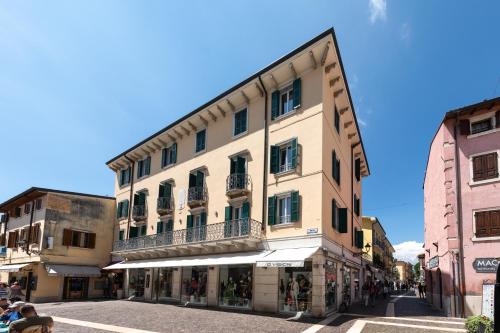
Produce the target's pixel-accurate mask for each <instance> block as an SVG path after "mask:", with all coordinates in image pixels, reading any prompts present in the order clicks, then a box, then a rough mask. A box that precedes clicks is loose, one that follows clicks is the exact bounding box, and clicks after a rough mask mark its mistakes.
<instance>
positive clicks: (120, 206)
mask: <svg viewBox="0 0 500 333" xmlns="http://www.w3.org/2000/svg"><path fill="white" fill-rule="evenodd" d="M122 211H123V201H120V202H119V203H118V207H116V218H117V219H119V218H120V217H122Z"/></svg>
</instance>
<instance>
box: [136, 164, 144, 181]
mask: <svg viewBox="0 0 500 333" xmlns="http://www.w3.org/2000/svg"><path fill="white" fill-rule="evenodd" d="M143 168H144V160H140V161H137V178H141V177H142V175H143Z"/></svg>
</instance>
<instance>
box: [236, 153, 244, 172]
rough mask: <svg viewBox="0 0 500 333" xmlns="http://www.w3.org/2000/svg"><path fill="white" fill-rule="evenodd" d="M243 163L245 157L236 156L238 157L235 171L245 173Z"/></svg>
mask: <svg viewBox="0 0 500 333" xmlns="http://www.w3.org/2000/svg"><path fill="white" fill-rule="evenodd" d="M245 163H246V159H245V158H244V157H241V156H238V158H237V159H236V173H240V174H244V173H245Z"/></svg>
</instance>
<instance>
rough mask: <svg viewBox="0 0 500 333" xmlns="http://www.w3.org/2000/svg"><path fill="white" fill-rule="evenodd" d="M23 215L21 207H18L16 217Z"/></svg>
mask: <svg viewBox="0 0 500 333" xmlns="http://www.w3.org/2000/svg"><path fill="white" fill-rule="evenodd" d="M20 216H21V207H16V217H20Z"/></svg>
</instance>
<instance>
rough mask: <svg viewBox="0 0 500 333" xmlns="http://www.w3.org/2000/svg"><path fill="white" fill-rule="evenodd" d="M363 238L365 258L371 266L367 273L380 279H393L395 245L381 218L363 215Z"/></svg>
mask: <svg viewBox="0 0 500 333" xmlns="http://www.w3.org/2000/svg"><path fill="white" fill-rule="evenodd" d="M362 222H363V238H364V242H365V244H366V245H369V246H368V247H366V245H365V248H366V251H365V252H366V253H365V254H364V255H363V258H364V259H365V260H366V261H367V263H368V265H369V266H370V270H369V271H367V272H366V273H367V275H368V276H371V277H373V278H376V279H378V280H382V281H383V280H388V281H391V280H393V276H392V275H393V274H392V273H393V266H394V247H393V246H392V244H391V242H390V241H389V238H387V234H386V232H385V229H384V227H383V226H382V224H381V223H380V221H379V219H378V218H376V217H373V216H363V220H362Z"/></svg>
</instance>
